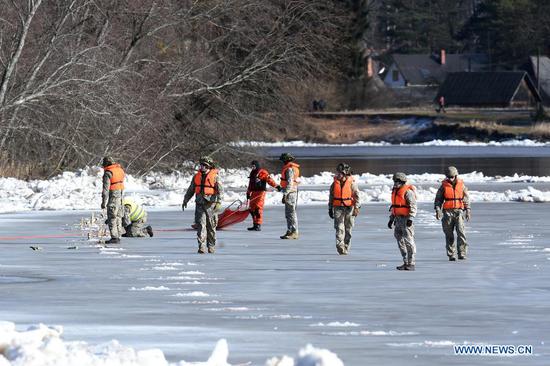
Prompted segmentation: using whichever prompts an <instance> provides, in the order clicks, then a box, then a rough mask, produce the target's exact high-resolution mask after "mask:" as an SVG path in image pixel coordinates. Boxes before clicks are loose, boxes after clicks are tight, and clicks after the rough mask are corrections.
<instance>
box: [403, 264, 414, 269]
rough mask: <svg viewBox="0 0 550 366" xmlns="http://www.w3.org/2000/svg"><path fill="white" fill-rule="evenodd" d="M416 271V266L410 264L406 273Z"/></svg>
mask: <svg viewBox="0 0 550 366" xmlns="http://www.w3.org/2000/svg"><path fill="white" fill-rule="evenodd" d="M414 270H415V266H414V264H409V265H407V267H406V268H405V271H414Z"/></svg>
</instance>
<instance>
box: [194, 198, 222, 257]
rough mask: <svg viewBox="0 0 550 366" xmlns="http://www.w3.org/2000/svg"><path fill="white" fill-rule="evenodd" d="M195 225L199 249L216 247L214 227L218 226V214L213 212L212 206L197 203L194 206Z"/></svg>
mask: <svg viewBox="0 0 550 366" xmlns="http://www.w3.org/2000/svg"><path fill="white" fill-rule="evenodd" d="M195 224H197V242H198V244H199V249H201V248H202V249H204V245H205V244H206V245H207V246H208V247H209V248H210V247H212V248H213V247H215V246H216V226H218V213H217V212H215V210H214V204H209V203H206V204H201V203H197V204H196V206H195Z"/></svg>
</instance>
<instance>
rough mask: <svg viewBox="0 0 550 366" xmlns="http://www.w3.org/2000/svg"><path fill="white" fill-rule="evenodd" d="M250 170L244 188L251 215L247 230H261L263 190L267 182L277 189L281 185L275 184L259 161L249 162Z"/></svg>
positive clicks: (279, 188)
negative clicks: (250, 225)
mask: <svg viewBox="0 0 550 366" xmlns="http://www.w3.org/2000/svg"><path fill="white" fill-rule="evenodd" d="M250 167H251V168H252V171H251V172H250V175H249V176H248V178H249V181H248V189H247V190H246V199H247V200H249V204H248V208H249V211H250V216H252V223H253V225H252V227H249V228H248V229H247V230H250V231H261V230H262V223H263V215H264V202H265V192H266V191H267V185H268V184H269V185H270V186H272V187H273V188H276V189H277V190H278V191H281V186H279V185H277V183H275V181H274V180H273V178H271V176H270V175H269V172H268V171H267V170H266V169H264V168H262V167H261V165H260V162H259V161H257V160H253V161H252V162H251V163H250Z"/></svg>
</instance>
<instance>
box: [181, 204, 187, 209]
mask: <svg viewBox="0 0 550 366" xmlns="http://www.w3.org/2000/svg"><path fill="white" fill-rule="evenodd" d="M186 208H187V203H182V204H181V210H182V211H185V209H186Z"/></svg>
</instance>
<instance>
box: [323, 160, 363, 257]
mask: <svg viewBox="0 0 550 366" xmlns="http://www.w3.org/2000/svg"><path fill="white" fill-rule="evenodd" d="M336 171H337V173H336V175H335V176H334V182H333V183H332V185H331V186H330V196H329V200H328V215H329V216H330V218H331V219H334V229H335V230H336V251H337V252H338V254H340V255H347V254H348V252H349V248H350V245H351V231H352V229H353V225H354V224H355V217H356V216H357V215H358V214H359V208H360V207H361V204H360V201H359V190H358V189H357V184H356V183H355V180H354V179H353V176H352V175H351V167H350V166H349V165H348V164H344V163H340V164H338V167H337V168H336Z"/></svg>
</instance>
